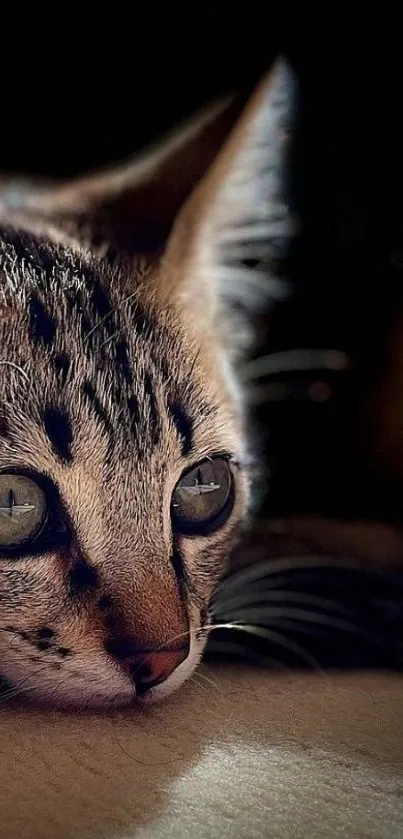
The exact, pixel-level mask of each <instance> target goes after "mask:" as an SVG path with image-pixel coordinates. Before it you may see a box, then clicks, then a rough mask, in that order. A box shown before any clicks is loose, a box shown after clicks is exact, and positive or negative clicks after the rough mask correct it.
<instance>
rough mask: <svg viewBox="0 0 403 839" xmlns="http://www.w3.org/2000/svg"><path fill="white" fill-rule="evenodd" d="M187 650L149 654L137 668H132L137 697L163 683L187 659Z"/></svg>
mask: <svg viewBox="0 0 403 839" xmlns="http://www.w3.org/2000/svg"><path fill="white" fill-rule="evenodd" d="M187 655H188V650H169V651H167V652H157V653H150V654H149V655H146V656H145V657H144V658H143V660H142V661H140V662H139V663H138V664H137V666H136V665H134V668H133V666H132V669H131V673H132V678H133V679H134V683H135V685H136V693H137V695H141V694H143V693H146V691H147V690H150V688H153V687H156V685H160V684H161V682H165V680H166V679H167V678H168V676H170V675H171V673H173V672H174V670H176V668H177V667H179V665H180V664H181V663H182V661H185V658H187Z"/></svg>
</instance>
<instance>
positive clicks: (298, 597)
mask: <svg viewBox="0 0 403 839" xmlns="http://www.w3.org/2000/svg"><path fill="white" fill-rule="evenodd" d="M221 595H222V596H221V598H220V599H219V601H218V603H217V604H216V605H217V606H218V608H219V611H220V612H222V611H224V610H225V612H226V613H228V614H229V613H230V611H231V610H236V609H238V608H242V607H243V606H244V607H246V608H249V606H253V605H255V604H257V603H258V604H262V605H263V604H266V603H276V602H280V603H282V604H285V603H296V604H298V605H304V604H305V605H308V606H317V607H318V609H322V610H323V611H326V610H327V611H331V610H333V611H336V612H339V613H341V614H350V615H351V614H352V612H351V611H350V610H349V609H347V608H346V607H345V606H343V605H342V604H341V603H336V601H335V600H327V599H326V598H324V597H317V596H316V595H312V594H305V593H303V592H296V591H287V590H286V589H277V588H276V589H270V590H269V591H260V590H259V591H257V592H256V593H255V592H254V591H244V590H243V591H241V592H240V593H239V594H235V595H233V596H232V597H226V592H225V586H224V587H223V589H222V591H221ZM216 613H217V612H216Z"/></svg>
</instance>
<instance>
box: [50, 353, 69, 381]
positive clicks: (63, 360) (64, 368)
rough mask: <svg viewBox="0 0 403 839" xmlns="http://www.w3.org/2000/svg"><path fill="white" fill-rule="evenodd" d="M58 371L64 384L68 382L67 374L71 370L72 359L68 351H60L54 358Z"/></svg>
mask: <svg viewBox="0 0 403 839" xmlns="http://www.w3.org/2000/svg"><path fill="white" fill-rule="evenodd" d="M53 364H54V366H55V370H56V373H57V374H58V375H59V377H60V381H61V383H62V385H65V384H66V381H67V376H68V374H69V370H70V359H69V357H68V356H67V355H66V353H58V354H57V355H55V357H54V359H53Z"/></svg>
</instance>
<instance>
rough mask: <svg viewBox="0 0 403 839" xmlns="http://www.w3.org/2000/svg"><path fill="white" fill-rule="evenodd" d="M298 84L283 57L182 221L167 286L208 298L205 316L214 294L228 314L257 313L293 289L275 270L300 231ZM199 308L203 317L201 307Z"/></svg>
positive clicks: (168, 261)
mask: <svg viewBox="0 0 403 839" xmlns="http://www.w3.org/2000/svg"><path fill="white" fill-rule="evenodd" d="M294 90H295V83H294V78H293V75H292V72H291V69H290V68H289V67H288V65H287V63H286V62H285V61H284V60H283V59H280V60H278V61H277V63H276V64H275V66H274V67H273V68H272V70H271V72H270V73H269V74H268V75H267V76H266V77H265V78H264V79H263V80H262V82H261V84H260V85H259V87H258V89H257V90H256V91H255V93H254V95H253V96H252V97H251V99H250V101H249V102H248V104H247V106H246V108H245V109H244V111H243V113H242V114H241V116H240V118H239V120H238V121H237V123H236V125H235V127H234V129H233V131H232V132H231V134H230V136H229V138H228V140H227V141H226V142H225V143H224V145H223V147H222V149H221V150H220V152H219V153H218V155H217V157H216V159H215V161H214V162H213V164H212V166H211V167H210V168H209V170H208V171H207V173H206V175H205V176H204V177H203V178H202V180H201V181H200V183H199V184H198V186H197V187H196V189H195V190H194V192H193V193H192V195H191V196H190V198H189V199H188V200H187V202H186V204H185V206H184V207H183V208H182V210H181V212H180V214H179V216H178V218H177V220H176V223H175V226H174V228H173V231H172V234H171V236H170V239H169V242H168V247H167V250H166V254H165V257H164V267H165V272H164V277H165V285H166V278H167V276H168V278H169V277H171V281H172V283H173V284H176V288H177V292H178V293H179V294H180V295H182V297H184V298H186V297H187V296H189V297H190V298H191V300H192V301H193V304H194V303H195V301H197V299H199V300H200V303H202V301H203V305H204V309H203V311H204V313H205V316H206V314H207V312H208V308H207V309H206V303H207V302H208V297H209V292H210V303H212V304H213V306H212V311H213V310H214V309H215V310H218V309H220V308H221V310H222V304H224V306H225V308H226V310H227V312H228V310H229V309H231V310H232V311H233V312H234V311H235V310H236V311H238V312H239V311H245V312H246V311H249V313H251V312H255V313H256V312H259V311H260V312H261V311H262V306H264V305H265V304H266V305H267V303H268V302H270V301H271V300H273V299H278V298H282V297H284V296H285V295H286V294H287V286H286V283H285V281H284V280H280V279H279V278H276V276H275V275H276V266H277V264H278V262H279V260H281V259H282V257H283V255H284V254H285V253H286V251H287V247H288V245H289V243H290V239H291V237H292V236H293V235H294V233H295V221H294V219H293V217H292V212H291V210H290V203H289V200H288V177H287V163H288V145H289V143H288V141H289V137H290V133H291V126H292V120H293V117H294ZM171 292H172V288H171ZM217 302H218V303H219V304H220V305H219V306H218V307H217V305H216V304H217ZM193 309H194V311H195V313H196V315H197V316H198V317H200V312H201V309H200V307H197V305H196V306H195V305H193Z"/></svg>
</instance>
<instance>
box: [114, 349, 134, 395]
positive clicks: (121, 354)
mask: <svg viewBox="0 0 403 839" xmlns="http://www.w3.org/2000/svg"><path fill="white" fill-rule="evenodd" d="M115 353H116V363H117V365H118V367H119V368H120V370H121V371H122V374H123V376H124V378H125V380H126V382H127V384H129V385H131V384H132V383H133V373H132V369H131V365H130V361H129V353H128V348H127V344H126V341H122V340H120V341H117V343H116V347H115Z"/></svg>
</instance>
